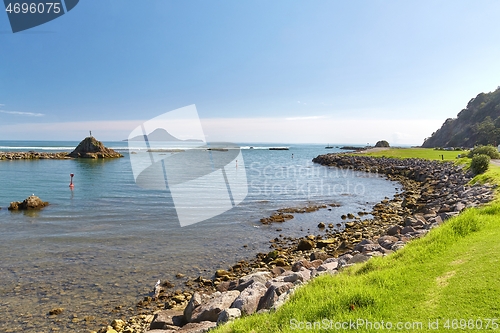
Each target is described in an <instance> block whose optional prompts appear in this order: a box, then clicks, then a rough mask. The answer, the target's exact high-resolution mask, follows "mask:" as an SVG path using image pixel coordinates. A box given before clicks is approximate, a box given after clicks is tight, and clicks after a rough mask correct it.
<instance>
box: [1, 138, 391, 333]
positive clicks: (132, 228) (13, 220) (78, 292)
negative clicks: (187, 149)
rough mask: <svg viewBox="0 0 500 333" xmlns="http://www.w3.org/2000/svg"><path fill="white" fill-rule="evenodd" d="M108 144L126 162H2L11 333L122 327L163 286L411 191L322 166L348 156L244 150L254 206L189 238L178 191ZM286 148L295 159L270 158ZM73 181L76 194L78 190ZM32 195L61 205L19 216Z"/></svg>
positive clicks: (39, 145) (27, 146) (21, 146)
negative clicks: (312, 207) (120, 314)
mask: <svg viewBox="0 0 500 333" xmlns="http://www.w3.org/2000/svg"><path fill="white" fill-rule="evenodd" d="M77 144H78V142H41V141H35V142H28V141H23V142H15V141H0V151H29V150H34V151H47V152H49V151H68V152H69V151H71V150H72V149H73V148H74V147H76V145H77ZM105 145H106V146H107V147H110V148H113V149H115V150H118V151H120V152H121V153H123V154H124V155H125V157H124V158H121V159H114V160H105V161H103V160H84V159H82V160H55V161H52V160H34V161H0V207H2V209H1V210H0V258H1V261H0V295H1V298H0V307H1V309H2V316H0V331H6V332H7V331H9V330H13V331H21V330H22V331H24V332H39V331H48V330H49V329H50V328H51V327H59V328H61V327H66V328H71V331H74V332H78V331H82V332H87V331H88V330H89V328H94V329H95V326H97V325H99V324H100V322H99V321H97V322H93V323H90V324H89V325H88V326H85V325H83V324H82V323H79V324H72V323H71V320H70V319H71V318H72V317H71V316H72V315H78V316H79V317H83V316H84V315H91V316H96V317H97V318H102V320H104V321H106V320H110V319H113V318H114V316H115V314H113V313H112V310H113V309H114V308H115V307H116V306H123V307H125V308H128V307H133V306H134V305H135V303H136V302H137V301H138V300H139V299H140V298H142V297H143V296H145V295H146V294H147V293H148V292H149V291H150V289H151V288H152V286H153V285H154V283H155V282H156V281H157V280H158V279H162V280H164V279H168V280H170V281H173V282H174V283H175V282H176V279H175V274H176V273H178V272H182V273H185V274H187V275H188V276H192V277H196V276H198V275H203V276H206V277H209V276H210V275H211V273H212V272H213V270H214V269H217V268H228V267H229V266H230V265H231V264H233V263H235V262H236V261H238V260H240V259H244V258H250V257H253V256H255V254H256V253H257V252H267V251H269V240H270V239H272V238H274V237H276V236H277V235H278V234H280V233H281V234H285V235H289V236H304V235H307V234H309V233H313V232H314V233H318V230H317V228H316V225H317V224H318V223H319V222H321V221H323V222H326V223H339V222H341V219H340V216H341V215H342V214H346V213H348V212H358V211H360V210H364V209H366V210H370V209H371V207H372V206H373V205H374V204H376V203H377V202H379V201H381V200H382V199H383V198H384V197H386V196H387V197H392V195H393V194H394V193H395V191H396V188H399V185H398V184H396V183H394V182H390V181H388V180H386V179H384V178H379V177H376V176H375V175H367V174H363V173H356V172H352V171H346V170H338V169H334V168H327V167H324V166H318V165H314V164H313V163H312V162H311V160H312V158H314V157H316V156H317V155H319V154H325V153H329V152H338V151H340V150H339V149H336V148H334V149H328V150H326V149H324V146H325V145H297V144H293V145H292V144H290V145H281V144H280V145H265V144H242V145H241V147H242V153H243V158H244V163H245V172H246V174H247V178H248V183H249V194H248V196H247V198H246V199H245V200H244V201H243V202H242V203H241V204H240V205H238V206H237V207H235V208H233V209H232V210H230V211H228V212H226V213H224V214H221V215H219V216H216V217H213V218H211V219H209V220H206V221H204V222H201V223H197V224H193V225H190V226H187V227H183V228H181V227H180V225H179V222H178V220H177V215H176V211H175V208H174V205H173V202H172V198H171V195H170V193H168V191H155V190H145V189H141V188H139V187H138V186H137V185H136V184H135V182H134V178H133V175H132V170H131V164H130V159H129V154H128V149H127V143H126V142H105ZM275 146H287V147H289V148H290V149H289V150H284V151H282V150H274V151H273V150H268V149H267V147H275ZM250 147H253V149H250ZM292 154H293V158H292ZM70 173H74V174H75V177H74V182H75V188H74V190H70V189H69V187H68V184H69V174H70ZM205 185H206V186H208V187H209V186H210V184H205ZM31 194H35V195H37V196H39V197H40V198H42V199H43V200H45V201H49V202H50V206H48V207H47V208H45V209H43V210H42V211H39V212H10V211H8V210H7V207H8V206H9V203H10V202H11V201H22V200H23V199H25V198H26V197H28V196H29V195H31ZM193 200H195V198H193ZM333 202H336V203H339V204H340V205H341V206H340V207H338V208H334V209H332V210H331V211H328V210H326V209H325V210H320V211H317V212H314V213H308V214H297V215H296V218H294V219H293V220H290V221H287V222H286V223H283V224H280V225H279V226H276V225H271V226H264V225H261V223H260V222H259V219H260V218H262V217H267V216H269V215H271V214H272V212H273V211H274V210H276V209H278V208H283V207H292V206H304V205H306V204H308V203H333ZM278 227H279V228H281V229H282V231H280V232H277V231H276V228H278ZM308 229H311V231H310V232H308ZM243 245H247V246H246V247H243ZM55 307H63V308H65V312H64V314H63V315H61V318H60V319H61V320H62V321H61V322H60V323H56V322H54V321H53V319H50V318H48V317H47V315H46V314H47V312H48V311H49V310H50V309H52V308H55ZM35 323H36V325H35ZM61 325H62V326H61ZM92 325H94V326H92Z"/></svg>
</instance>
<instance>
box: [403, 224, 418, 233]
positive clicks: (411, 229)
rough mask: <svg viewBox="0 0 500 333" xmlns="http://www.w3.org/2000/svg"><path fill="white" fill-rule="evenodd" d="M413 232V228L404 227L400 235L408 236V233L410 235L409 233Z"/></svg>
mask: <svg viewBox="0 0 500 333" xmlns="http://www.w3.org/2000/svg"><path fill="white" fill-rule="evenodd" d="M414 231H415V229H413V227H410V226H408V227H404V228H403V229H402V230H401V233H402V234H408V233H410V232H414Z"/></svg>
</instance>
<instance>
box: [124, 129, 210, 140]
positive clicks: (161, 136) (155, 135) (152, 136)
mask: <svg viewBox="0 0 500 333" xmlns="http://www.w3.org/2000/svg"><path fill="white" fill-rule="evenodd" d="M123 141H163V142H203V140H197V139H187V140H181V139H178V138H176V137H175V136H173V135H172V134H170V133H168V132H167V131H166V130H164V129H163V128H157V129H155V130H154V131H153V132H151V133H149V134H148V135H138V136H135V137H133V138H131V139H125V140H123Z"/></svg>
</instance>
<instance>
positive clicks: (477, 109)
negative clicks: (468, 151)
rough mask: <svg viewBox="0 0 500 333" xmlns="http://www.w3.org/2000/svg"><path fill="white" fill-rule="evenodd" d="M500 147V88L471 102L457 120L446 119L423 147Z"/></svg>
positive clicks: (480, 95)
mask: <svg viewBox="0 0 500 333" xmlns="http://www.w3.org/2000/svg"><path fill="white" fill-rule="evenodd" d="M497 144H500V86H499V87H498V88H497V89H496V90H495V91H493V92H490V93H480V94H479V95H477V96H476V97H475V98H473V99H471V100H470V101H469V103H468V104H467V107H466V108H465V109H463V110H462V111H460V112H459V113H458V115H457V118H448V119H446V121H445V122H444V124H443V125H442V126H441V128H440V129H438V130H437V131H436V132H434V133H432V136H431V137H429V138H427V139H425V141H424V143H423V144H422V147H423V148H436V147H468V148H469V147H474V146H475V145H494V146H496V145H497Z"/></svg>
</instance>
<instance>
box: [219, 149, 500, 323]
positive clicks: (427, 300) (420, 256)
mask: <svg viewBox="0 0 500 333" xmlns="http://www.w3.org/2000/svg"><path fill="white" fill-rule="evenodd" d="M447 153H453V154H454V155H455V156H454V157H453V158H454V159H455V157H456V152H446V151H445V152H442V154H444V155H447ZM373 154H380V155H379V156H381V154H385V156H391V157H398V158H408V157H422V156H427V158H428V157H429V156H432V159H435V160H441V157H440V156H436V155H437V154H436V151H434V150H432V149H391V150H386V151H382V152H377V153H373ZM373 154H372V155H373ZM415 155H418V156H415ZM423 158H426V157H423ZM450 159H451V156H450ZM484 182H490V183H494V184H499V182H500V167H497V166H494V165H492V166H490V168H489V169H488V170H487V171H486V172H485V173H483V174H481V175H478V176H476V177H475V178H473V179H472V181H471V183H484ZM499 214H500V202H499V200H498V196H497V199H495V200H494V201H493V202H491V203H489V204H487V205H485V206H483V207H481V208H470V209H466V210H465V211H463V212H462V213H461V214H460V215H458V216H456V217H452V218H450V219H448V220H447V221H446V223H444V224H442V225H441V226H440V227H439V228H434V229H432V230H431V231H430V232H429V233H428V235H427V236H425V237H423V238H420V239H417V240H414V241H412V242H410V243H409V244H408V245H407V246H406V247H405V248H403V249H401V250H399V251H397V252H395V253H393V254H391V255H389V256H386V257H378V258H372V259H371V260H369V261H367V262H365V263H363V264H358V265H355V266H352V267H349V268H347V269H344V270H343V271H341V272H340V273H339V274H336V275H325V276H321V277H318V278H316V279H314V280H313V281H312V282H310V283H309V284H307V285H305V286H303V287H302V288H299V289H298V290H297V291H296V292H295V294H294V295H293V296H292V297H291V299H290V300H289V301H288V302H287V303H285V304H284V305H283V306H282V307H281V308H280V309H279V310H277V311H276V312H270V313H262V314H258V315H253V316H248V317H245V318H243V319H240V320H236V321H234V322H232V323H229V324H227V325H224V326H221V327H219V328H218V330H216V332H292V331H297V330H298V331H304V330H307V331H315V332H320V331H330V330H342V331H356V332H375V331H379V330H380V329H388V327H390V326H392V329H395V330H400V331H405V332H448V331H450V330H461V331H469V332H471V331H482V330H486V331H489V330H498V329H499V325H500V323H499V318H500V307H499V306H498V297H497V295H498V294H499V293H500V278H498V274H497V272H498V269H499V266H500V261H499V259H498V258H500V243H498V241H497V240H498V239H499V237H500V219H499V218H498V215H499ZM346 323H347V324H346ZM398 327H399V329H398Z"/></svg>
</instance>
